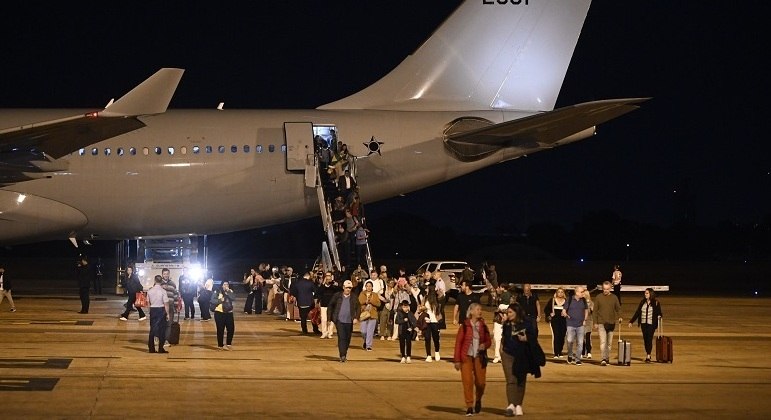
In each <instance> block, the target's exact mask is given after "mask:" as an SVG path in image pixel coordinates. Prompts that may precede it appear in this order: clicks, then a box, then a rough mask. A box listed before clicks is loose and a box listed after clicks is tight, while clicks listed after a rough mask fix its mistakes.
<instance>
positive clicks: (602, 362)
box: [600, 359, 608, 366]
mask: <svg viewBox="0 0 771 420" xmlns="http://www.w3.org/2000/svg"><path fill="white" fill-rule="evenodd" d="M607 364H608V361H607V360H605V359H602V361H601V362H600V366H605V365H607Z"/></svg>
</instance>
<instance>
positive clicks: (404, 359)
mask: <svg viewBox="0 0 771 420" xmlns="http://www.w3.org/2000/svg"><path fill="white" fill-rule="evenodd" d="M399 363H407V358H406V357H402V361H401V362H399Z"/></svg>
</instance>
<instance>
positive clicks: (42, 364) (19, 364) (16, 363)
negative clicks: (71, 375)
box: [0, 359, 72, 369]
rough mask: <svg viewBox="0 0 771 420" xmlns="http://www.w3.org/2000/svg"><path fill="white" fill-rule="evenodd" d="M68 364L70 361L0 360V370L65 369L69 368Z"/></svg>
mask: <svg viewBox="0 0 771 420" xmlns="http://www.w3.org/2000/svg"><path fill="white" fill-rule="evenodd" d="M70 363H72V359H40V360H34V359H0V369H2V368H4V369H14V368H38V369H67V368H69V367H70Z"/></svg>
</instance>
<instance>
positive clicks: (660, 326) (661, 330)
mask: <svg viewBox="0 0 771 420" xmlns="http://www.w3.org/2000/svg"><path fill="white" fill-rule="evenodd" d="M663 335H664V318H662V317H661V315H659V338H661V336H663Z"/></svg>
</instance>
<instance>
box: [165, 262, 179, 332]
mask: <svg viewBox="0 0 771 420" xmlns="http://www.w3.org/2000/svg"><path fill="white" fill-rule="evenodd" d="M161 279H162V280H163V281H162V282H161V287H163V290H165V291H166V295H167V296H168V297H169V301H168V302H167V303H166V304H167V305H168V306H169V311H168V313H169V322H168V323H167V325H166V338H167V339H168V338H169V337H170V336H171V322H172V321H174V314H176V313H177V307H176V304H177V298H178V297H179V292H178V291H177V285H176V284H174V280H172V279H171V271H169V269H168V268H164V269H163V270H161ZM170 345H171V344H169V342H168V341H166V343H165V344H164V347H168V346H170Z"/></svg>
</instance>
